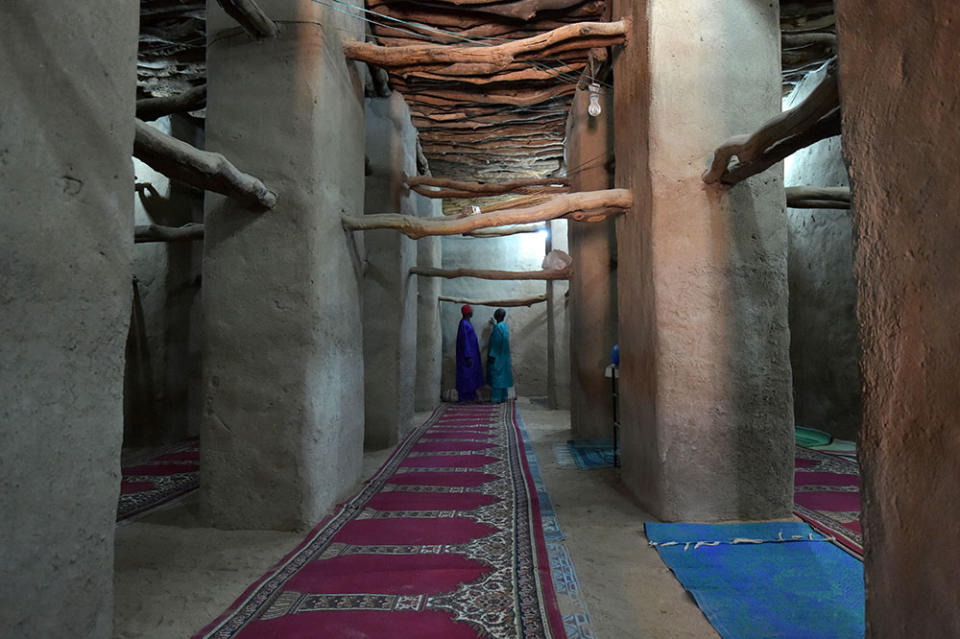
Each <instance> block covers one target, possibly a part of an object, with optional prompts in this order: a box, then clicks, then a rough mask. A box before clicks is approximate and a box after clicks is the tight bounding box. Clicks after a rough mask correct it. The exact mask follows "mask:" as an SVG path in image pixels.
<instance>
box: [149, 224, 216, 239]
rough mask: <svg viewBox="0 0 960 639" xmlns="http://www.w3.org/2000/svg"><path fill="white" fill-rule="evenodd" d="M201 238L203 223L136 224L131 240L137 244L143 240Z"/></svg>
mask: <svg viewBox="0 0 960 639" xmlns="http://www.w3.org/2000/svg"><path fill="white" fill-rule="evenodd" d="M202 239H203V224H185V225H183V226H160V225H159V224H146V225H138V226H137V227H136V228H135V229H134V234H133V241H134V242H136V243H137V244H143V243H145V242H194V241H197V240H202Z"/></svg>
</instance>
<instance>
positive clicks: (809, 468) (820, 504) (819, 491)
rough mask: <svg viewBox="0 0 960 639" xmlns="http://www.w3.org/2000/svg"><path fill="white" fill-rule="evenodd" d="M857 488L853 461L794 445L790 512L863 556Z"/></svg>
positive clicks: (857, 474)
mask: <svg viewBox="0 0 960 639" xmlns="http://www.w3.org/2000/svg"><path fill="white" fill-rule="evenodd" d="M859 486H860V472H859V468H858V466H857V462H856V461H855V460H851V459H849V458H848V457H845V456H843V455H838V454H831V453H824V452H820V451H817V450H811V449H809V448H804V447H802V446H797V456H796V469H795V472H794V490H795V492H794V498H793V499H794V510H793V512H794V513H795V514H796V515H797V516H798V517H799V518H800V519H802V520H804V521H805V522H807V523H808V524H810V525H811V526H813V527H814V528H816V529H817V530H819V531H820V532H822V533H825V534H826V535H829V536H831V537H834V538H835V539H836V541H837V543H839V544H841V545H842V546H844V547H845V548H847V549H848V550H850V551H851V552H853V553H855V554H856V555H858V556H860V557H863V538H862V531H861V529H860V488H859Z"/></svg>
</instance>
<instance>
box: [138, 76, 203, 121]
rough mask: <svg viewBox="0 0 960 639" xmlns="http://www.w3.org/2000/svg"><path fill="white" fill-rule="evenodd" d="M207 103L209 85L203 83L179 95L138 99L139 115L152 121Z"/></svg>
mask: <svg viewBox="0 0 960 639" xmlns="http://www.w3.org/2000/svg"><path fill="white" fill-rule="evenodd" d="M206 105H207V85H205V84H201V85H200V86H198V87H193V88H191V89H187V90H186V91H184V92H183V93H178V94H177V95H171V96H168V97H164V98H146V99H143V100H137V117H138V118H140V119H141V120H143V121H144V122H150V121H152V120H157V119H159V118H162V117H164V116H166V115H172V114H174V113H188V112H190V111H196V110H198V109H202V108H203V107H205V106H206Z"/></svg>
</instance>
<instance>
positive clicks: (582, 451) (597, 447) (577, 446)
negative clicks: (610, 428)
mask: <svg viewBox="0 0 960 639" xmlns="http://www.w3.org/2000/svg"><path fill="white" fill-rule="evenodd" d="M567 447H568V448H569V449H570V455H571V456H572V457H573V460H574V461H575V462H576V463H577V468H579V469H580V470H591V469H594V468H613V440H612V439H587V440H583V441H573V440H572V439H571V440H570V441H568V442H567Z"/></svg>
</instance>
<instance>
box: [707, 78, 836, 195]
mask: <svg viewBox="0 0 960 639" xmlns="http://www.w3.org/2000/svg"><path fill="white" fill-rule="evenodd" d="M839 134H840V93H839V90H838V86H837V65H836V59H834V60H832V61H831V62H830V64H829V65H828V66H827V72H826V75H825V76H824V77H823V79H822V80H821V81H820V84H818V85H817V86H816V87H815V88H814V90H813V91H812V92H811V93H810V95H808V96H807V97H806V99H804V100H803V102H801V103H800V104H798V105H797V106H795V107H794V108H792V109H790V110H788V111H784V112H783V113H780V114H779V115H777V116H775V117H773V118H770V119H769V120H767V122H766V123H764V124H763V126H761V127H760V128H759V129H758V130H757V131H756V132H754V133H753V134H751V135H737V136H734V137H732V138H730V139H729V140H727V141H726V142H724V143H723V144H721V145H720V146H719V147H717V150H716V151H715V152H714V154H713V160H712V162H711V165H710V168H709V169H708V170H707V171H706V172H705V173H704V174H703V181H704V182H706V183H707V184H716V183H717V182H721V183H723V184H727V185H732V184H736V183H738V182H741V181H743V180H745V179H747V178H748V177H750V176H752V175H756V174H757V173H760V172H761V171H765V170H766V169H768V168H769V167H771V166H773V165H774V164H776V163H777V162H779V161H781V160H782V159H783V158H785V157H787V156H788V155H790V154H792V153H795V152H796V151H798V150H800V149H802V148H803V147H805V146H810V145H811V144H813V143H815V142H817V141H819V140H822V139H824V138H828V137H832V136H834V135H839ZM734 156H736V158H737V161H736V162H735V163H734V164H732V165H731V163H730V160H731V158H733V157H734Z"/></svg>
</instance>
